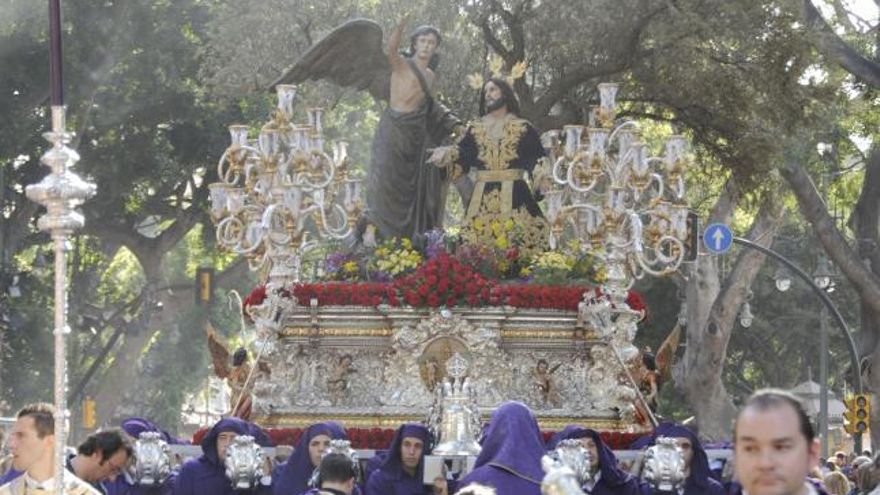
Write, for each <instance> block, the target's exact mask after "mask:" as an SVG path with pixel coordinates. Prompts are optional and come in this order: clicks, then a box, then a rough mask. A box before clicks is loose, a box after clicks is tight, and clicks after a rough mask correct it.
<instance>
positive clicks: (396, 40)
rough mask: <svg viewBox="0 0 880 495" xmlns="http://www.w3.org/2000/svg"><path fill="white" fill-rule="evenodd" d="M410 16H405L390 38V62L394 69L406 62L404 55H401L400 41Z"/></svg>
mask: <svg viewBox="0 0 880 495" xmlns="http://www.w3.org/2000/svg"><path fill="white" fill-rule="evenodd" d="M408 17H409V16H404V17H403V19H401V20H400V23H398V24H397V27H396V28H394V31H392V32H391V36H390V37H389V38H388V63H389V64H391V68H392V70H394V69H396V68H398V67H400V66H401V65H403V64H404V61H403V57H401V56H400V41H401V39H402V38H403V30H404V28H406V22H407V19H408Z"/></svg>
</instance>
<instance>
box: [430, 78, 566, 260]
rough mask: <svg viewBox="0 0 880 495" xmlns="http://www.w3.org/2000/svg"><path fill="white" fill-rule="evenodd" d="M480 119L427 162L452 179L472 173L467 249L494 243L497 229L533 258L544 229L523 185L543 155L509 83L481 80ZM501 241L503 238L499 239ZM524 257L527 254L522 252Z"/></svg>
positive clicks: (532, 196) (541, 244)
mask: <svg viewBox="0 0 880 495" xmlns="http://www.w3.org/2000/svg"><path fill="white" fill-rule="evenodd" d="M480 115H481V117H480V119H478V120H476V121H474V122H471V123H470V124H469V125H468V128H467V132H466V133H465V135H464V137H462V139H461V140H460V141H459V142H458V145H457V146H453V147H451V148H439V149H437V150H435V153H434V155H432V156H431V159H430V161H431V162H433V163H435V164H436V165H437V166H438V167H446V169H447V173H448V174H449V175H450V176H451V177H452V178H453V179H454V178H456V177H458V176H460V175H462V174H467V173H468V172H470V171H474V172H475V175H476V180H475V182H474V190H473V194H472V195H471V197H470V200H469V202H468V205H467V209H466V213H465V222H464V225H463V227H462V239H464V240H465V241H466V242H468V243H472V244H485V243H486V242H487V239H489V240H495V238H496V236H497V232H493V229H497V225H498V224H501V225H510V226H511V228H510V229H507V230H512V229H513V227H514V226H515V227H516V228H517V229H518V231H519V232H518V234H517V235H516V237H517V240H518V241H519V242H520V245H519V246H508V245H507V244H506V243H504V244H502V245H498V244H496V246H497V247H499V248H501V249H507V248H509V247H510V248H513V247H518V248H520V250H523V249H525V250H526V251H530V252H533V253H537V252H542V251H544V250H545V248H546V246H545V245H546V241H547V235H548V234H549V229H548V225H547V221H546V220H544V215H543V213H542V212H541V208H540V207H539V206H538V198H539V195H538V197H536V194H533V191H532V188H531V187H530V186H529V181H530V180H531V178H532V174H533V172H535V171H536V170H535V168H536V166H537V165H538V164H539V162H543V161H544V159H545V157H546V152H545V151H544V147H543V145H542V144H541V137H540V135H539V134H538V132H537V131H536V130H535V128H534V127H532V125H531V124H530V123H529V122H528V121H527V120H525V119H523V118H521V117H520V115H519V103H518V101H517V99H516V94H515V93H514V92H513V88H512V87H511V86H510V84H509V83H508V82H507V81H506V80H504V79H500V78H492V79H490V80H488V81H486V84H484V85H483V89H482V91H481V92H480ZM505 241H506V239H505ZM524 254H528V252H527V253H524Z"/></svg>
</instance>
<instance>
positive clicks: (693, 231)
mask: <svg viewBox="0 0 880 495" xmlns="http://www.w3.org/2000/svg"><path fill="white" fill-rule="evenodd" d="M687 231H688V236H687V239H685V241H684V260H683V261H697V256H698V255H699V254H700V217H699V216H697V214H696V213H694V212H692V211H689V212H688V215H687Z"/></svg>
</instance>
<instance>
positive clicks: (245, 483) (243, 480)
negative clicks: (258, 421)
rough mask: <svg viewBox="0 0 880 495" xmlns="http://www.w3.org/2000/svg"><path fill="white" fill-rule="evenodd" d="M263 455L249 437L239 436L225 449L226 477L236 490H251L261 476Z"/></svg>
mask: <svg viewBox="0 0 880 495" xmlns="http://www.w3.org/2000/svg"><path fill="white" fill-rule="evenodd" d="M264 462H265V454H264V453H263V449H262V448H261V447H260V446H259V445H257V444H256V443H255V442H254V437H252V436H250V435H239V436H237V437H235V438H234V439H233V440H232V443H230V444H229V447H227V448H226V477H227V478H228V479H229V481H231V482H232V487H233V488H234V489H236V490H248V489H251V488H253V487H255V486H257V484H258V483H259V482H260V478H261V477H262V476H263V464H264Z"/></svg>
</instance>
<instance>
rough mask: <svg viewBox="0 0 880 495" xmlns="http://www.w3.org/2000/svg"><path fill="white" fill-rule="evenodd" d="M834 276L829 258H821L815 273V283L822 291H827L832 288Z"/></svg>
mask: <svg viewBox="0 0 880 495" xmlns="http://www.w3.org/2000/svg"><path fill="white" fill-rule="evenodd" d="M833 276H834V274H833V273H832V272H831V267H830V266H829V265H828V258H826V257H825V256H819V262H818V263H817V264H816V271H815V272H813V283H815V284H816V285H817V286H818V287H819V288H820V289H822V290H826V291H827V290H828V289H829V288H830V287H831V279H832V277H833ZM829 292H830V291H829Z"/></svg>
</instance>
